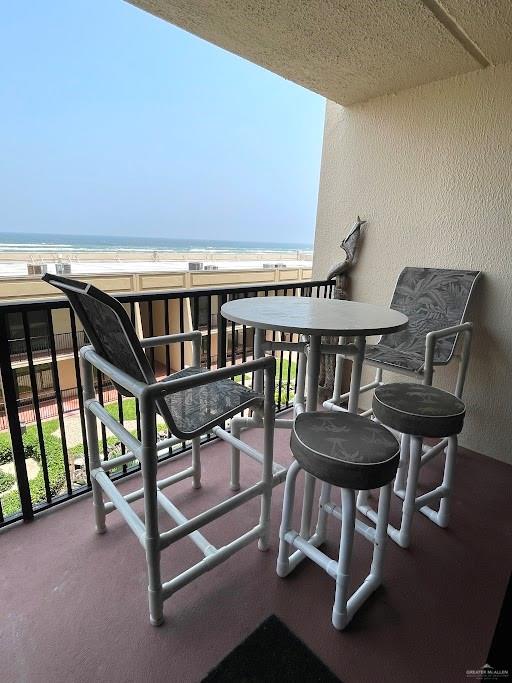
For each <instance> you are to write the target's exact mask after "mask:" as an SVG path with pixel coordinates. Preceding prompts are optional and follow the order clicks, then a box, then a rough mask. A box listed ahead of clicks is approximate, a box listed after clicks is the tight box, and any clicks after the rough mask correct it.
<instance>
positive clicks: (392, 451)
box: [290, 412, 400, 490]
mask: <svg viewBox="0 0 512 683" xmlns="http://www.w3.org/2000/svg"><path fill="white" fill-rule="evenodd" d="M290 446H291V450H292V453H293V455H294V456H295V458H296V460H297V461H298V462H299V464H300V466H301V467H302V468H303V469H304V470H306V471H307V472H309V473H310V474H312V475H314V476H315V477H317V478H318V479H321V480H322V481H325V482H327V483H329V484H333V485H334V486H340V487H342V488H349V489H365V490H367V489H373V488H378V487H380V486H384V485H385V484H388V483H389V482H390V481H391V480H392V479H393V477H394V476H395V473H396V469H397V467H398V460H399V452H400V449H399V445H398V442H397V440H396V439H395V437H394V436H393V434H391V432H389V431H388V430H387V429H386V428H385V427H382V426H381V425H379V424H376V423H375V422H372V421H371V420H369V419H368V418H365V417H360V416H359V415H353V414H351V413H339V412H333V413H324V412H313V413H302V414H301V415H298V416H297V418H296V420H295V423H294V426H293V430H292V435H291V442H290Z"/></svg>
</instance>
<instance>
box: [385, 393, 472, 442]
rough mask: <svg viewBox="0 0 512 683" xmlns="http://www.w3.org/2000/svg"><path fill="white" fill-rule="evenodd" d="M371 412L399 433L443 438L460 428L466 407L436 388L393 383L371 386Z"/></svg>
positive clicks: (456, 432) (457, 432)
mask: <svg viewBox="0 0 512 683" xmlns="http://www.w3.org/2000/svg"><path fill="white" fill-rule="evenodd" d="M373 414H374V415H375V417H376V418H377V419H378V420H379V421H380V422H382V424H385V425H387V426H388V427H392V428H393V429H397V430H398V431H399V432H402V434H412V435H416V436H432V437H445V436H452V435H453V434H459V432H461V431H462V426H463V424H464V415H465V414H466V407H465V405H464V403H463V401H461V400H460V398H457V397H456V396H454V395H453V394H450V393H449V392H448V391H443V390H442V389H438V388H437V387H431V386H426V385H424V384H409V383H404V382H394V383H391V384H383V385H382V386H380V387H377V389H375V394H374V396H373Z"/></svg>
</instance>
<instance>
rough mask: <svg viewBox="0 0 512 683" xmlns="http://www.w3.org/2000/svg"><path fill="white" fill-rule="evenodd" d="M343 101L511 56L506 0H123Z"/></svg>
mask: <svg viewBox="0 0 512 683" xmlns="http://www.w3.org/2000/svg"><path fill="white" fill-rule="evenodd" d="M128 1H129V2H131V3H132V4H134V5H136V6H138V7H140V8H142V9H144V10H147V11H148V12H151V13H152V14H155V15H156V16H158V17H161V18H162V19H165V20H167V21H169V22H171V23H172V24H175V25H176V26H179V27H181V28H183V29H185V30H186V31H189V32H190V33H194V34H195V35H197V36H200V37H201V38H204V39H205V40H207V41H209V42H211V43H214V44H215V45H218V46H220V47H222V48H224V49H226V50H229V51H230V52H234V53H235V54H237V55H240V56H241V57H244V58H246V59H248V60H250V61H251V62H255V63H256V64H259V65H260V66H263V67H265V68H267V69H269V70H270V71H273V72H275V73H277V74H279V75H281V76H284V77H285V78H287V79H289V80H291V81H294V82H296V83H299V84H300V85H302V86H304V87H305V88H308V89H310V90H313V91H315V92H317V93H319V94H321V95H324V96H325V97H327V98H328V99H330V100H333V101H335V102H338V103H339V104H343V105H346V106H347V105H351V104H354V103H357V102H362V101H365V100H368V99H370V98H372V97H377V96H379V95H384V94H387V93H392V92H397V91H399V90H404V89H406V88H411V87H414V86H417V85H421V84H423V83H429V82H431V81H436V80H441V79H443V78H449V77H450V76H454V75H456V74H462V73H466V72H468V71H473V70H475V69H480V68H485V67H486V66H489V65H491V64H496V63H499V62H504V61H509V60H511V59H512V0H442V2H440V0H128Z"/></svg>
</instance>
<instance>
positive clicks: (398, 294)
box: [380, 267, 480, 364]
mask: <svg viewBox="0 0 512 683" xmlns="http://www.w3.org/2000/svg"><path fill="white" fill-rule="evenodd" d="M479 274H480V273H479V271H476V270H451V269H447V268H409V267H408V268H404V269H403V270H402V272H401V273H400V275H399V277H398V282H397V283H396V287H395V291H394V294H393V298H392V301H391V308H394V309H396V310H397V311H401V312H402V313H405V315H406V316H407V317H408V318H409V325H408V326H407V327H406V329H405V330H402V331H401V332H396V333H394V334H386V335H384V336H383V337H382V338H381V340H380V343H381V344H383V345H385V346H387V347H390V348H393V349H397V350H399V351H404V352H409V353H418V354H421V355H424V353H425V337H426V335H427V334H428V333H429V332H432V331H435V330H441V329H443V328H446V327H452V326H453V325H458V324H459V323H461V322H463V320H464V314H465V312H466V308H467V306H468V302H469V299H470V296H471V292H472V290H473V286H474V284H475V281H476V279H477V277H478V276H479ZM456 341H457V335H452V336H451V337H443V338H441V339H438V341H437V343H436V345H435V351H434V362H435V363H441V364H444V363H448V362H449V361H450V359H451V357H452V355H453V352H454V349H455V344H456Z"/></svg>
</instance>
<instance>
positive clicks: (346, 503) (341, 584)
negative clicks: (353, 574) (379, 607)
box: [332, 489, 356, 630]
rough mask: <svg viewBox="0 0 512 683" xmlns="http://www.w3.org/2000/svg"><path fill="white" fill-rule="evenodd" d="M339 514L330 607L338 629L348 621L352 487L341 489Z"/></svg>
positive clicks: (352, 516) (354, 507) (352, 505)
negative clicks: (331, 606)
mask: <svg viewBox="0 0 512 683" xmlns="http://www.w3.org/2000/svg"><path fill="white" fill-rule="evenodd" d="M341 514H342V522H341V538H340V550H339V559H338V570H337V572H336V593H335V596H334V606H333V608H332V625H333V626H334V628H336V629H338V630H341V629H343V628H345V626H346V625H347V623H348V614H347V597H348V584H349V578H350V562H351V559H352V547H353V543H354V527H355V516H356V501H355V491H353V490H352V489H341Z"/></svg>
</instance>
